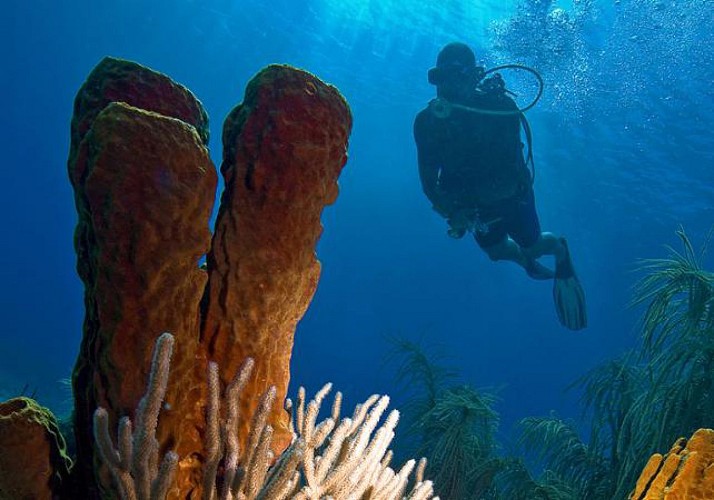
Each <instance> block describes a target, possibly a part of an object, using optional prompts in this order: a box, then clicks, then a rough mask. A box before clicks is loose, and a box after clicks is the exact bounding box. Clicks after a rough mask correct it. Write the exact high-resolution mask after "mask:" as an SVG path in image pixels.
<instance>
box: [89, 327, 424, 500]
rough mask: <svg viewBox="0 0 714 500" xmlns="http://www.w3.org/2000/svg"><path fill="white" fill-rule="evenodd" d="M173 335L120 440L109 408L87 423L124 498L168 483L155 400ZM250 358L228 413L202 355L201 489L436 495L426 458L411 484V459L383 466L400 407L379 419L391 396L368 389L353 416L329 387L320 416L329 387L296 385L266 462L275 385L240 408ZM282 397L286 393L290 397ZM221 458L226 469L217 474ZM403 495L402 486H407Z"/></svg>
mask: <svg viewBox="0 0 714 500" xmlns="http://www.w3.org/2000/svg"><path fill="white" fill-rule="evenodd" d="M173 348H174V338H173V336H172V335H171V334H169V333H164V334H163V335H161V336H160V337H159V338H158V340H157V342H156V349H155V351H154V358H153V361H152V364H151V371H150V377H149V383H148V388H147V392H146V394H145V395H144V397H143V398H142V400H141V403H140V404H139V408H138V409H137V411H136V425H135V426H132V422H131V420H130V419H129V418H128V417H124V418H122V419H121V422H120V424H119V431H118V436H117V443H118V446H117V448H115V447H114V443H113V442H112V439H111V437H110V434H109V424H108V418H107V417H108V416H107V412H106V410H104V409H103V408H98V409H97V410H96V412H95V414H94V423H95V425H94V432H95V437H96V440H97V444H98V447H99V450H100V454H101V457H102V460H103V461H104V462H105V463H107V464H108V466H109V468H110V470H111V471H112V475H113V476H114V479H115V481H116V483H117V484H118V485H119V493H120V496H121V498H122V499H125V500H135V499H141V500H144V499H146V500H148V499H152V500H161V499H163V498H165V496H166V493H167V491H168V490H169V489H170V488H171V484H172V481H173V476H174V474H175V473H176V465H177V462H178V456H177V455H176V453H175V452H173V451H169V452H167V453H166V454H165V455H164V458H163V460H161V464H159V444H158V441H157V440H156V437H155V431H156V425H157V419H158V416H159V408H160V407H161V404H162V400H163V397H164V394H165V390H166V386H167V382H168V378H169V365H170V362H171V353H172V351H173ZM253 367H254V363H253V360H252V359H251V358H248V359H247V360H246V362H244V363H243V364H242V365H241V367H240V368H239V369H238V371H237V372H236V376H235V378H234V379H233V380H232V381H231V382H230V384H229V385H228V386H227V387H226V389H225V393H224V397H223V400H224V405H225V406H227V411H226V412H225V416H224V417H223V418H222V417H221V411H220V407H221V402H220V398H219V394H220V385H221V383H220V379H219V374H218V366H217V364H216V363H214V362H211V363H209V368H208V386H209V394H210V396H209V403H208V407H207V420H208V428H207V432H206V441H207V445H206V448H207V450H209V452H208V459H207V461H206V463H205V466H204V496H203V498H204V499H208V500H213V499H216V498H220V499H221V500H230V499H245V500H254V499H266V500H287V499H295V500H298V499H304V500H307V499H319V498H333V499H335V500H347V499H352V498H365V499H366V498H370V499H374V500H377V499H383V500H401V499H403V498H405V499H409V500H422V499H423V500H427V499H431V498H435V497H434V496H433V488H432V484H431V481H425V480H424V479H423V473H424V469H425V467H426V461H425V460H424V459H422V460H421V461H420V463H419V467H418V468H417V472H416V478H415V481H414V484H413V488H412V490H411V492H410V493H409V494H408V495H407V494H406V490H407V483H408V481H409V476H410V475H411V472H412V471H413V469H414V467H415V465H416V463H415V461H414V460H409V461H408V462H407V463H406V464H405V465H404V466H403V467H402V468H401V469H400V470H399V472H395V471H394V470H392V469H391V468H390V467H389V463H390V461H391V452H387V448H388V446H389V444H390V443H391V441H392V439H393V437H394V427H395V426H396V424H397V421H398V419H399V412H397V411H396V410H393V411H392V412H391V413H390V414H389V415H388V417H387V418H386V420H385V421H384V423H382V424H381V425H380V426H379V427H378V424H379V421H380V419H381V417H382V416H383V414H384V412H385V410H386V408H387V405H388V404H389V398H388V397H386V396H378V395H373V396H372V397H370V398H369V399H368V400H367V401H366V402H365V403H364V404H361V405H358V406H357V408H356V409H355V412H354V415H353V416H352V418H342V419H341V420H340V405H341V401H342V397H341V394H340V393H337V395H336V396H335V401H334V403H333V405H332V412H331V416H330V417H328V418H327V419H325V420H323V421H322V422H321V423H319V424H318V423H317V417H318V415H319V413H320V407H321V405H322V402H323V400H324V398H325V397H326V396H327V394H328V393H329V391H330V389H331V384H327V385H325V386H324V387H323V388H322V389H321V390H320V391H319V392H318V393H317V394H316V395H315V398H314V399H313V400H312V401H311V402H309V404H307V405H306V404H305V390H304V389H303V388H300V390H299V394H298V401H297V406H296V407H295V408H293V407H292V404H291V403H288V407H289V408H290V410H291V412H292V410H294V416H295V419H294V421H293V420H292V419H291V420H290V430H291V434H292V443H291V444H290V446H289V447H288V449H287V450H285V452H284V453H283V454H282V456H281V457H280V460H278V461H277V463H275V464H274V465H273V462H274V454H273V452H272V451H271V449H270V448H271V441H272V439H273V436H274V434H273V428H272V426H271V425H270V424H268V423H267V421H268V416H269V413H270V408H271V407H272V406H273V404H274V402H275V395H276V389H275V387H274V386H271V387H269V388H268V390H267V391H266V392H265V393H264V394H263V395H262V396H261V398H260V400H259V402H258V406H257V411H256V412H255V414H254V415H253V417H252V418H251V419H244V418H242V415H241V412H240V409H239V396H240V394H241V392H242V391H243V390H245V388H246V385H247V382H248V380H249V377H250V375H251V372H252V370H253ZM288 401H289V400H288ZM241 420H246V421H249V422H250V425H249V438H248V441H247V445H246V446H243V447H241V446H240V443H239V439H238V432H239V429H238V426H237V424H238V422H239V421H241ZM219 463H222V465H223V474H222V478H221V479H220V481H219V482H217V481H216V479H217V475H216V472H217V470H218V466H219ZM405 495H406V496H405ZM437 500H438V499H437Z"/></svg>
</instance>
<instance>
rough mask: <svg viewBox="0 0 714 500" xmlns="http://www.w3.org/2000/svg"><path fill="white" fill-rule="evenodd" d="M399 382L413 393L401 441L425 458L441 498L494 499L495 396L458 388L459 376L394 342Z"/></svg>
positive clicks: (497, 464)
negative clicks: (456, 376)
mask: <svg viewBox="0 0 714 500" xmlns="http://www.w3.org/2000/svg"><path fill="white" fill-rule="evenodd" d="M392 341H393V343H394V344H395V347H396V353H397V354H399V355H401V357H402V359H401V362H400V363H399V364H398V365H397V376H398V380H400V381H401V382H402V384H403V385H404V386H405V387H408V388H409V389H410V394H409V395H408V397H407V400H408V403H407V405H406V406H405V414H406V415H407V418H408V420H409V424H408V430H407V432H406V433H405V435H404V438H403V439H402V442H405V445H406V446H407V447H409V448H410V449H412V448H413V451H412V453H413V454H415V455H418V456H425V457H427V459H428V462H429V476H430V477H431V478H433V481H434V484H435V485H436V486H435V489H436V491H437V493H438V494H439V496H440V498H442V499H454V500H456V499H459V500H469V499H480V498H491V497H490V496H489V495H493V490H494V478H495V476H496V475H497V474H498V473H499V471H500V470H501V468H502V467H503V462H502V460H501V459H500V458H499V457H498V456H497V455H496V453H495V452H496V449H497V445H496V439H495V434H496V431H497V430H498V421H499V416H498V413H497V412H496V411H495V410H494V408H493V407H494V405H495V403H496V401H497V398H496V396H495V395H494V394H491V393H488V392H483V391H478V390H476V389H474V388H473V387H471V386H469V385H463V384H462V385H454V384H453V381H454V373H453V372H452V371H449V370H448V369H445V368H443V367H441V366H438V365H436V364H435V363H433V362H432V361H431V360H430V359H429V357H428V356H427V355H426V354H425V353H424V351H423V350H422V348H421V347H420V346H418V345H417V344H415V343H412V342H409V341H406V340H403V339H392Z"/></svg>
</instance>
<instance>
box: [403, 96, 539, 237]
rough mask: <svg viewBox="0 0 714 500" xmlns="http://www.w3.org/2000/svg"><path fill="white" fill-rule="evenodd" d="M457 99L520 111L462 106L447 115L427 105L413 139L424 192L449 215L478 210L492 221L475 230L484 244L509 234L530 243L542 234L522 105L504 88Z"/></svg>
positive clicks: (480, 105)
mask: <svg viewBox="0 0 714 500" xmlns="http://www.w3.org/2000/svg"><path fill="white" fill-rule="evenodd" d="M459 104H460V105H463V106H468V107H472V108H476V109H488V110H500V111H516V113H514V114H509V115H491V114H485V113H478V112H475V111H469V110H465V109H459V108H458V107H452V109H451V111H450V113H448V116H444V117H440V116H437V113H435V112H434V111H433V110H432V109H430V108H429V107H427V108H426V109H424V110H422V111H421V112H419V114H418V115H417V116H416V119H415V121H414V138H415V141H416V145H417V152H418V157H419V175H420V178H421V182H422V187H423V188H424V192H425V194H426V195H427V197H428V198H429V200H430V201H431V202H432V204H433V205H434V208H435V209H436V210H437V211H439V212H440V213H442V214H444V215H445V216H446V217H447V218H448V217H450V216H451V215H452V214H453V213H454V212H456V211H459V210H463V211H468V210H472V211H473V210H478V213H479V219H480V220H481V221H483V222H488V223H489V225H488V230H487V231H485V230H484V231H480V232H476V233H475V237H476V240H477V241H478V243H479V245H481V246H482V247H488V246H491V245H495V244H497V243H500V242H501V241H502V240H503V239H504V238H506V236H508V235H510V236H511V237H512V238H513V239H514V240H515V241H516V242H517V243H519V244H520V245H521V246H524V247H528V246H530V245H532V244H533V243H535V241H536V240H537V239H538V236H539V235H540V224H539V222H538V216H537V215H536V211H535V203H534V199H533V190H532V187H531V175H530V172H529V171H528V168H527V166H526V163H525V160H524V158H523V143H522V142H521V135H520V128H521V124H520V114H518V113H517V110H518V107H517V105H516V103H515V102H514V101H513V100H512V99H510V98H509V97H508V96H506V95H504V94H502V93H500V94H483V93H474V94H473V96H472V97H471V98H470V99H469V100H468V101H467V102H460V103H459Z"/></svg>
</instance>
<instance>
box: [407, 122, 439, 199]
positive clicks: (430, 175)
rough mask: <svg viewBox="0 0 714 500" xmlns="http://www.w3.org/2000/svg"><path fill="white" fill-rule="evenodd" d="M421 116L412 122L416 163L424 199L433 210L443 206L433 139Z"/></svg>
mask: <svg viewBox="0 0 714 500" xmlns="http://www.w3.org/2000/svg"><path fill="white" fill-rule="evenodd" d="M426 128H427V127H426V125H425V123H424V117H423V115H421V114H419V115H417V118H416V120H415V121H414V141H415V142H416V147H417V162H418V164H419V179H420V180H421V187H422V190H423V191H424V194H425V195H426V197H427V198H428V199H429V201H431V203H432V205H434V208H436V209H437V210H438V207H439V206H441V205H443V200H441V199H440V198H441V197H440V196H439V188H438V183H439V170H440V166H439V159H438V154H437V152H436V145H435V144H434V139H433V137H431V135H430V134H429V131H428V130H427V129H426Z"/></svg>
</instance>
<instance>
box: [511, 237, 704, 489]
mask: <svg viewBox="0 0 714 500" xmlns="http://www.w3.org/2000/svg"><path fill="white" fill-rule="evenodd" d="M677 236H678V237H679V238H680V240H681V243H682V247H683V250H682V251H681V252H679V251H676V250H674V249H673V248H671V247H668V250H669V256H668V257H666V258H661V259H646V260H643V261H642V263H641V265H640V266H639V268H638V269H639V270H640V271H643V272H644V273H645V276H644V277H643V278H642V279H641V280H640V281H639V282H638V283H637V285H636V287H635V292H634V297H633V301H632V304H633V305H634V306H639V305H645V313H644V315H643V321H642V335H641V345H640V347H639V348H638V349H635V350H633V351H632V352H630V353H628V354H626V355H625V356H623V357H622V358H621V359H618V360H614V361H609V362H607V363H605V364H603V365H602V366H600V367H597V368H595V369H594V370H592V371H590V372H589V373H588V374H586V375H585V376H583V377H582V378H581V379H580V380H578V381H577V382H576V384H574V385H577V386H580V387H582V388H583V397H582V403H583V407H584V411H585V413H588V414H589V415H590V419H591V421H590V429H591V430H590V442H589V444H588V445H585V444H584V443H583V442H582V441H580V439H579V438H578V437H577V435H576V434H575V431H574V429H572V428H568V426H567V425H566V424H565V423H564V422H561V421H559V420H557V419H554V418H551V419H533V418H530V419H524V420H523V421H522V429H523V430H522V437H521V442H522V444H523V445H525V446H526V447H527V448H528V449H529V450H530V451H534V450H535V451H536V453H537V454H539V457H540V458H541V461H542V466H543V468H544V470H546V471H554V472H555V473H560V474H559V476H560V477H561V478H562V479H563V480H564V481H565V484H567V485H568V487H569V488H571V489H572V490H573V491H575V492H576V494H575V496H573V497H572V498H573V499H575V498H577V499H584V498H592V499H602V500H609V499H611V498H627V496H628V494H629V493H630V492H631V491H632V490H633V487H634V485H635V482H636V481H637V478H638V477H639V475H640V472H641V471H642V468H643V467H644V466H645V464H646V463H647V460H648V458H649V457H650V456H651V455H652V454H653V453H655V452H657V451H658V450H662V449H667V448H668V447H669V443H672V442H675V441H676V440H677V438H678V437H679V436H682V435H690V434H692V433H694V432H695V431H696V430H697V429H700V428H703V427H708V426H711V425H712V422H714V397H713V396H714V393H713V391H714V314H713V312H712V307H713V305H714V274H712V273H711V272H709V271H707V270H705V269H704V268H703V266H702V261H703V257H704V255H705V253H706V245H704V246H703V248H702V250H701V251H700V252H699V253H697V252H696V251H695V250H694V247H693V245H692V243H691V241H690V239H689V237H688V236H687V235H686V233H685V232H684V231H683V230H682V229H679V230H678V231H677ZM544 482H545V479H543V480H541V479H539V480H538V481H536V483H538V484H544Z"/></svg>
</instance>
